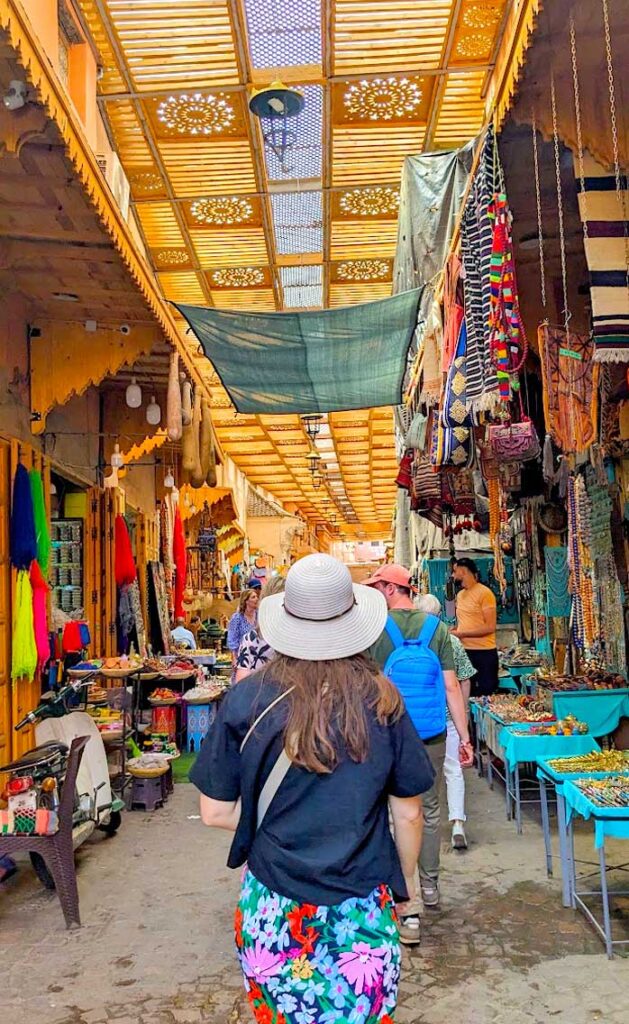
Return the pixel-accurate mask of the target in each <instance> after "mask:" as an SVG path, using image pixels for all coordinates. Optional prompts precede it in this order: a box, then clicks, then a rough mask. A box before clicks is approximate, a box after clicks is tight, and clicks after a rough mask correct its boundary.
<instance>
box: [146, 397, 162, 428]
mask: <svg viewBox="0 0 629 1024" xmlns="http://www.w3.org/2000/svg"><path fill="white" fill-rule="evenodd" d="M161 418H162V410H161V409H160V407H159V405H158V404H157V400H156V398H155V395H151V401H150V402H149V404H148V405H147V407H146V422H147V423H150V424H151V426H152V427H157V426H159V423H160V420H161Z"/></svg>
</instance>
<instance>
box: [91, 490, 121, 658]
mask: <svg viewBox="0 0 629 1024" xmlns="http://www.w3.org/2000/svg"><path fill="white" fill-rule="evenodd" d="M119 507H120V498H119V496H118V494H117V493H116V492H115V491H114V490H112V489H107V490H102V489H101V488H100V487H92V488H91V489H90V490H89V491H88V494H87V519H86V524H85V536H86V549H85V578H86V595H87V596H86V615H87V621H88V622H89V626H90V633H91V636H92V646H91V649H92V654H93V655H94V657H105V658H111V657H113V656H114V655H115V654H116V577H115V571H114V570H115V562H114V557H115V551H114V520H115V517H116V510H117V509H118V508H119Z"/></svg>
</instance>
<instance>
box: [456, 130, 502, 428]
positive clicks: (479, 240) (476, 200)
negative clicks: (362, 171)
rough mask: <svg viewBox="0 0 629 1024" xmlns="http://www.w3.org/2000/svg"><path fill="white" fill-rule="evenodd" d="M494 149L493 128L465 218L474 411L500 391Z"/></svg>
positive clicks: (469, 362) (469, 381)
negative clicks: (492, 341) (494, 314)
mask: <svg viewBox="0 0 629 1024" xmlns="http://www.w3.org/2000/svg"><path fill="white" fill-rule="evenodd" d="M494 149H495V140H494V134H493V131H492V129H491V128H490V129H489V130H488V132H487V135H486V138H485V141H484V143H483V151H482V153H481V157H480V160H479V164H478V168H477V170H476V174H475V176H474V181H473V183H472V187H471V189H470V194H469V196H468V199H467V202H466V204H465V210H464V212H463V217H462V220H461V258H462V262H463V268H464V272H465V279H464V295H465V317H466V322H467V395H466V402H467V405H468V408H469V409H470V410H471V411H472V412H479V411H481V410H483V409H488V408H491V407H492V405H493V404H494V402H495V399H496V398H497V390H498V379H497V376H496V370H495V368H494V366H493V365H492V362H491V358H490V352H489V318H490V312H491V282H490V269H491V248H492V234H493V229H492V223H491V221H490V219H489V206H490V204H491V202H492V200H493V197H494V191H495V188H494ZM496 156H497V154H496Z"/></svg>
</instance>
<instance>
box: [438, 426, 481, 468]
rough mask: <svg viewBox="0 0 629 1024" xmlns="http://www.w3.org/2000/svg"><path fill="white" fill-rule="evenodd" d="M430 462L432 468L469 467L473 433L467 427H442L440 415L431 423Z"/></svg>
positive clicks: (472, 448) (471, 457) (472, 458)
mask: <svg viewBox="0 0 629 1024" xmlns="http://www.w3.org/2000/svg"><path fill="white" fill-rule="evenodd" d="M430 461H431V463H432V465H433V466H458V467H459V468H461V467H463V466H471V465H472V463H473V461H474V432H473V431H472V430H470V428H469V427H444V425H443V423H442V417H441V414H439V415H436V416H435V418H434V423H433V431H432V443H431V450H430Z"/></svg>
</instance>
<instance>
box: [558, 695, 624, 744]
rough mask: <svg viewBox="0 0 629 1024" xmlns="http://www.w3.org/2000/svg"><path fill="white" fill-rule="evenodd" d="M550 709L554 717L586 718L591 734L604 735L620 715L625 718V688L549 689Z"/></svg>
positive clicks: (614, 726)
mask: <svg viewBox="0 0 629 1024" xmlns="http://www.w3.org/2000/svg"><path fill="white" fill-rule="evenodd" d="M553 710H554V713H555V715H556V716H557V718H565V717H566V715H574V716H575V718H578V720H579V721H580V722H587V724H588V728H589V730H590V732H591V734H592V735H593V736H607V735H608V734H609V733H610V732H613V731H614V729H616V728H618V723H619V722H620V719H621V718H623V717H627V718H629V688H627V689H622V690H574V691H573V692H572V693H563V692H562V693H553Z"/></svg>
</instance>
